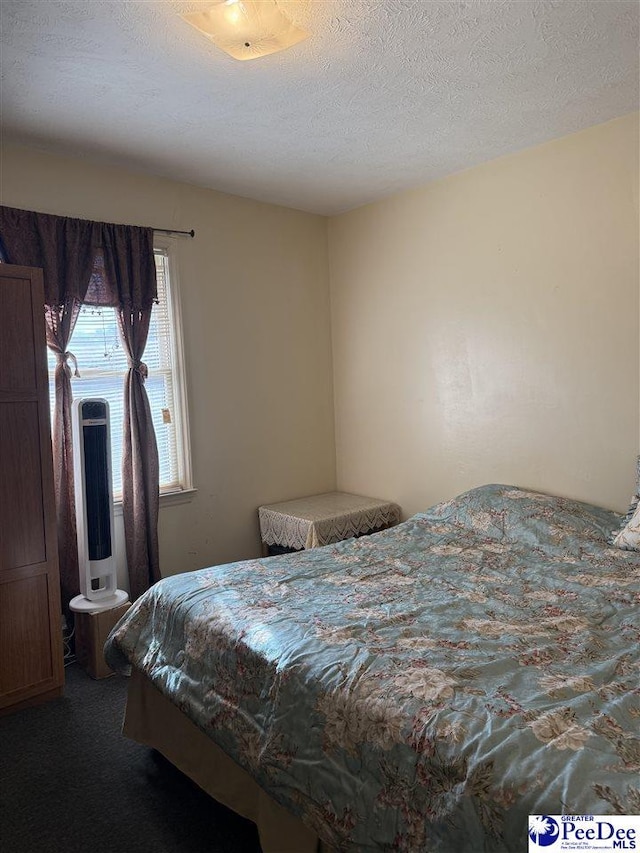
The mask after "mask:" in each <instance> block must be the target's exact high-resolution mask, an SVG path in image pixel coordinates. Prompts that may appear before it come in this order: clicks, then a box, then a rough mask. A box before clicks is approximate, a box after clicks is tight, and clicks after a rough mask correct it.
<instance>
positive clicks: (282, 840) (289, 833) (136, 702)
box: [123, 668, 332, 853]
mask: <svg viewBox="0 0 640 853" xmlns="http://www.w3.org/2000/svg"><path fill="white" fill-rule="evenodd" d="M123 733H124V734H125V735H126V736H127V737H129V738H131V739H132V740H135V741H137V742H138V743H141V744H144V745H145V746H150V747H152V748H153V749H157V750H158V752H160V753H162V755H164V757H165V758H167V759H168V760H169V761H170V762H171V763H172V764H173V765H174V766H175V767H177V768H178V770H181V771H182V772H183V773H184V774H185V775H187V776H188V777H189V778H190V779H192V780H193V781H194V782H195V783H196V784H197V785H199V786H200V787H201V788H202V789H203V790H204V791H206V792H207V794H209V795H210V796H211V797H213V798H214V800H217V801H218V802H219V803H222V804H223V805H225V806H227V807H228V808H230V809H233V811H234V812H237V814H239V815H242V817H245V818H248V819H249V820H251V821H253V823H255V824H256V826H257V828H258V834H259V836H260V844H261V846H262V851H263V853H332V848H330V847H328V846H327V845H326V844H323V842H322V841H320V839H319V838H318V837H317V835H316V834H315V833H314V832H313V830H311V829H309V828H308V827H306V826H305V825H304V824H303V823H302V821H301V820H300V819H299V818H297V817H294V816H293V815H291V814H290V813H289V812H288V811H287V810H286V809H284V808H283V807H282V806H280V805H279V804H278V803H276V802H275V800H273V799H272V798H271V797H270V796H269V795H268V794H266V793H265V792H264V791H263V790H262V788H261V787H260V786H259V785H258V784H257V783H256V782H254V780H253V779H252V778H251V776H249V774H248V773H247V772H246V771H244V770H243V769H242V768H241V767H239V766H238V765H237V764H236V763H235V761H233V760H232V759H231V758H229V756H228V755H227V754H226V753H225V752H223V751H222V750H221V749H220V747H218V746H216V744H215V743H213V741H212V740H210V739H209V738H208V737H207V736H206V735H205V734H203V732H201V731H200V729H199V728H198V727H197V726H196V725H194V723H192V722H191V720H189V719H188V717H186V716H185V715H184V714H183V713H182V711H180V710H179V709H178V708H176V707H175V706H174V705H172V704H171V702H170V701H169V700H168V699H166V698H165V697H164V696H163V695H162V693H160V691H159V690H158V689H157V688H156V687H154V686H153V684H152V683H151V682H150V681H149V680H148V679H147V678H145V676H144V675H142V674H141V673H140V672H138V671H137V670H136V669H135V668H133V670H132V673H131V678H130V680H129V692H128V696H127V710H126V714H125V720H124V726H123Z"/></svg>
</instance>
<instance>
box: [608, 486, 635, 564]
mask: <svg viewBox="0 0 640 853" xmlns="http://www.w3.org/2000/svg"><path fill="white" fill-rule="evenodd" d="M632 509H633V513H632V512H631V510H632ZM611 543H612V544H613V545H615V546H616V547H617V548H625V549H626V550H627V551H640V502H639V501H638V497H637V496H636V497H635V509H634V506H633V503H632V505H631V508H630V510H629V512H628V513H627V517H626V518H625V520H624V523H623V526H622V527H621V528H620V530H619V531H618V532H617V533H616V534H615V536H614V537H613V539H612V540H611Z"/></svg>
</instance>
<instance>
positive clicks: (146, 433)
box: [118, 307, 160, 599]
mask: <svg viewBox="0 0 640 853" xmlns="http://www.w3.org/2000/svg"><path fill="white" fill-rule="evenodd" d="M150 320H151V308H150V307H149V308H148V309H146V310H144V311H128V310H126V309H123V308H119V309H118V326H119V329H120V337H121V340H122V344H123V347H124V350H125V352H126V353H127V359H128V362H129V370H128V372H127V377H126V379H125V385H124V435H123V441H122V511H123V514H124V518H125V540H126V546H127V565H128V566H129V583H130V585H131V596H132V598H133V599H135V598H138V596H140V595H142V593H143V592H144V591H145V589H148V588H149V585H150V584H152V583H155V582H156V581H157V580H160V565H159V561H158V497H159V495H158V481H159V477H160V470H159V463H158V448H157V445H156V436H155V432H154V430H153V422H152V420H151V409H150V407H149V398H148V397H147V392H146V390H145V387H144V382H145V379H146V378H147V366H146V364H144V362H143V361H142V360H141V359H142V354H143V352H144V348H145V345H146V343H147V335H148V333H149V321H150ZM127 520H129V522H130V523H129V524H127Z"/></svg>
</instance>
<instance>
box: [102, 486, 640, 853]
mask: <svg viewBox="0 0 640 853" xmlns="http://www.w3.org/2000/svg"><path fill="white" fill-rule="evenodd" d="M619 523H620V517H619V516H617V515H616V514H615V513H612V512H609V511H607V510H604V509H601V508H598V507H593V506H591V505H588V504H584V503H580V502H576V501H570V500H566V499H563V498H558V497H554V496H550V495H544V494H539V493H534V492H529V491H525V490H522V489H519V488H516V487H512V486H495V485H494V486H484V487H481V488H479V489H474V490H472V491H470V492H467V493H465V494H464V495H461V496H460V497H459V498H456V499H455V500H452V501H447V502H445V503H442V504H439V505H437V506H436V507H433V508H432V509H430V510H428V511H427V512H424V513H419V514H417V515H416V516H414V517H413V518H411V519H409V520H408V521H407V522H404V523H403V524H401V525H398V526H397V527H395V528H392V529H390V530H387V531H384V532H382V533H378V534H374V535H372V536H369V537H363V538H361V539H357V540H351V541H349V542H343V543H338V544H336V545H329V546H326V547H324V548H318V549H314V550H311V551H304V552H301V553H299V554H291V555H285V556H279V557H271V558H267V559H261V560H249V561H244V562H241V563H232V564H229V565H226V566H218V567H214V568H210V569H203V570H201V571H198V572H192V573H189V574H184V575H176V576H174V577H171V578H167V579H165V580H163V581H161V582H160V583H158V584H156V585H155V586H154V587H152V588H151V589H150V590H149V591H148V592H147V593H146V594H145V595H144V596H143V597H142V598H140V599H139V600H138V601H137V602H136V603H135V604H134V605H133V607H132V608H131V610H130V611H129V612H128V613H127V615H126V616H125V617H124V618H123V620H122V621H121V622H120V623H119V624H118V625H117V626H116V628H115V629H114V631H113V632H112V634H111V636H110V639H109V641H108V642H107V646H106V654H107V659H108V661H109V663H110V664H111V665H112V666H114V667H115V668H124V667H126V666H128V665H129V664H132V665H133V666H134V667H135V668H136V669H137V670H139V671H140V672H141V673H143V674H144V675H145V677H146V678H147V679H148V680H149V681H150V682H151V683H152V684H153V685H154V686H155V687H156V688H157V690H159V691H160V692H161V693H162V694H163V695H164V696H165V697H166V698H167V699H168V700H169V701H170V702H172V703H173V704H174V705H175V706H176V707H177V708H178V709H179V710H180V711H181V712H182V713H183V714H184V715H185V716H186V717H187V718H188V719H189V720H191V721H192V722H193V723H194V725H195V726H197V727H198V729H199V730H200V731H201V732H203V733H204V734H205V735H206V736H207V737H208V738H210V739H211V740H212V741H213V742H214V743H215V744H217V746H218V747H220V748H221V749H222V750H223V751H224V753H226V755H227V756H229V757H230V758H231V759H232V760H233V761H234V762H235V763H237V764H238V765H239V766H240V767H241V768H243V770H245V771H246V772H247V773H248V774H249V775H250V776H251V778H252V779H254V780H255V781H256V783H257V784H258V785H259V786H260V787H261V788H262V789H263V790H264V791H266V792H267V793H268V794H269V796H270V797H271V798H272V799H273V800H274V801H275V802H277V803H279V804H280V805H282V806H283V807H284V808H285V809H287V810H288V811H289V812H290V813H291V814H293V815H295V816H296V817H298V818H299V819H300V820H301V821H302V822H303V823H304V824H305V825H306V826H307V827H309V828H310V829H311V830H313V832H315V833H316V834H317V835H318V837H319V838H320V839H321V840H322V841H323V842H324V843H326V844H327V845H330V846H332V847H335V848H337V849H340V850H345V851H348V850H351V851H367V850H371V851H374V850H375V851H382V850H392V849H394V850H407V851H409V850H430V851H439V853H451V851H456V853H464V851H470V853H471V851H473V853H476V851H478V850H487V851H496V853H499V851H520V850H523V849H526V841H527V827H528V819H529V816H530V815H542V814H559V813H563V812H568V813H573V814H585V813H589V814H607V813H628V814H633V813H637V812H638V811H640V791H639V790H638V781H637V780H638V771H639V770H640V738H638V734H637V733H638V721H639V720H640V686H639V680H640V679H639V675H640V658H639V654H638V647H639V643H638V641H639V640H640V624H639V621H638V601H639V599H640V555H638V554H637V553H636V552H631V551H622V550H620V549H617V548H613V547H612V546H610V545H609V541H610V536H611V533H612V531H613V530H614V529H615V528H617V527H618V525H619Z"/></svg>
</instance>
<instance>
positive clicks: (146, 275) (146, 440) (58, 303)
mask: <svg viewBox="0 0 640 853" xmlns="http://www.w3.org/2000/svg"><path fill="white" fill-rule="evenodd" d="M0 238H1V240H2V244H3V247H4V255H5V259H6V260H7V261H8V262H9V263H13V264H19V265H21V266H35V267H41V268H42V270H43V278H44V289H45V306H46V307H45V319H46V323H47V345H48V346H49V348H50V349H51V350H52V351H53V352H54V353H55V354H56V371H55V389H56V402H55V411H54V423H53V454H54V467H55V482H56V508H57V513H58V540H59V541H58V552H59V557H60V575H61V585H62V597H63V606H64V607H65V608H66V607H67V605H68V602H69V600H70V599H71V598H72V597H73V595H74V594H76V592H77V591H78V564H77V561H78V557H77V543H76V532H75V503H74V484H73V450H72V443H71V399H72V394H71V381H70V378H71V369H70V367H69V361H72V362H75V359H74V357H73V354H72V353H69V352H68V350H67V346H68V343H69V339H70V337H71V334H72V332H73V327H74V325H75V321H76V318H77V316H78V311H79V310H80V306H81V305H82V304H83V303H84V304H90V305H97V306H100V305H102V306H114V307H116V308H117V309H118V311H124V312H125V313H126V312H129V313H138V314H146V313H147V312H148V313H149V314H150V312H151V308H152V305H153V302H154V301H155V300H156V299H157V283H156V273H155V261H154V257H153V231H152V229H150V228H138V227H136V226H128V225H112V224H109V223H102V222H91V221H88V220H84V219H71V218H68V217H63V216H53V215H51V214H45V213H35V212H33V211H28V210H18V209H16V208H9V207H5V206H0ZM147 328H148V321H147ZM144 341H146V332H145V334H144V340H143V342H142V350H140V353H142V351H143V350H144ZM132 351H133V350H132ZM130 359H131V361H132V364H133V365H134V370H135V364H136V356H135V355H133V356H131V355H130ZM137 363H138V364H140V362H139V356H137ZM138 372H139V370H138ZM126 384H127V385H130V384H131V382H130V377H128V378H127V383H126ZM125 394H126V395H127V398H128V397H129V396H130V392H129V390H128V389H127V388H125ZM140 399H143V400H144V399H146V392H145V391H144V387H142V392H141V393H137V394H136V401H139V400H140ZM126 406H127V403H126V401H125V409H126ZM140 407H141V408H142V409H144V405H143V404H140ZM130 411H131V412H132V416H133V418H134V420H135V418H138V417H140V418H141V421H140V423H141V424H142V428H141V429H139V430H138V439H137V440H138V442H142V445H141V449H140V450H139V452H138V453H131V454H130V459H131V462H130V465H129V468H128V471H129V473H128V474H125V481H126V480H127V479H128V480H130V481H131V483H132V484H135V485H134V487H133V493H134V497H133V499H131V500H129V502H128V505H127V506H125V508H124V522H125V531H126V539H127V558H128V559H129V550H130V546H129V541H130V542H131V552H132V554H133V555H134V563H135V565H140V564H141V563H143V562H144V560H143V557H142V555H143V554H144V553H145V552H146V559H147V564H148V571H147V574H146V577H147V578H148V580H147V581H146V583H147V586H148V584H149V582H152V580H156V579H157V576H158V574H159V570H158V548H157V519H158V500H157V493H158V465H157V461H156V465H155V469H154V466H153V464H152V463H151V462H149V461H148V460H146V456H147V455H148V456H150V457H153V455H154V453H155V457H156V460H157V447H156V443H155V435H154V434H153V427H152V425H151V417H150V414H149V416H148V418H146V417H145V415H144V414H143V415H138V409H137V408H135V409H130ZM148 411H149V404H148V401H147V404H146V412H147V413H148ZM154 470H155V474H154ZM123 473H124V472H123ZM154 476H155V483H154V482H153V477H154ZM140 484H144V488H142V487H141V486H140ZM128 487H129V486H128ZM141 489H142V490H141ZM140 490H141V491H140ZM154 495H155V497H154ZM140 507H143V508H144V516H145V519H146V526H145V527H144V528H140V529H138V528H137V527H136V523H137V519H138V513H139V512H140ZM134 571H135V569H134ZM143 583H144V582H143V581H141V580H140V579H138V578H137V579H136V582H135V589H136V590H137V591H138V592H137V594H139V591H142V588H143ZM132 584H133V581H132ZM133 588H134V587H133V586H132V593H133ZM144 588H146V587H144Z"/></svg>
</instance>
